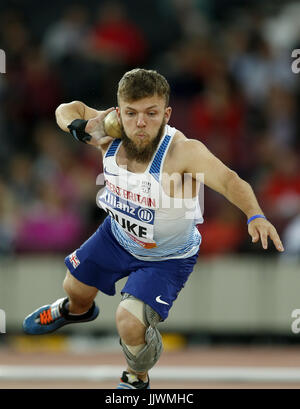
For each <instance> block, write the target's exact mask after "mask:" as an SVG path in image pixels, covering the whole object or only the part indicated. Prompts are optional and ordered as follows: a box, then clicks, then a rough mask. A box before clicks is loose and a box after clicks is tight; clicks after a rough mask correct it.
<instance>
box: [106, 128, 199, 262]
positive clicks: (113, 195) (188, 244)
mask: <svg viewBox="0 0 300 409" xmlns="http://www.w3.org/2000/svg"><path fill="white" fill-rule="evenodd" d="M176 131H177V130H176V129H175V128H172V127H170V126H169V125H166V127H165V132H164V134H163V136H162V138H161V141H160V143H159V145H158V147H157V149H156V151H155V153H154V155H153V157H152V160H151V161H150V163H149V165H148V167H147V169H146V170H145V172H144V173H132V172H129V171H128V170H127V169H124V168H122V167H119V166H118V165H117V162H116V155H117V152H118V150H119V148H120V146H121V144H122V140H121V139H115V140H114V141H112V142H111V144H110V146H109V148H108V150H107V151H106V154H105V156H104V158H103V169H104V178H105V189H104V190H103V192H102V194H101V195H100V196H98V204H99V205H100V206H101V207H102V208H103V209H104V210H105V211H106V212H107V213H108V214H109V215H110V217H111V218H112V220H111V229H112V233H113V234H114V236H115V238H116V239H117V240H118V242H119V243H120V244H121V246H123V247H124V248H125V249H126V250H127V251H128V252H129V253H131V254H132V255H133V256H134V257H136V258H137V259H140V260H149V261H160V260H168V259H173V258H187V257H191V256H193V255H194V254H196V253H197V252H198V249H199V245H200V243H201V235H200V233H199V231H198V229H197V228H196V224H198V223H202V222H203V218H202V215H201V211H200V206H199V200H198V196H196V197H193V198H190V199H181V198H171V197H170V196H168V195H167V194H166V193H165V192H164V190H163V188H162V183H161V181H162V170H163V165H164V160H165V157H166V154H167V151H168V149H169V147H170V145H171V142H172V139H173V137H174V135H175V133H176Z"/></svg>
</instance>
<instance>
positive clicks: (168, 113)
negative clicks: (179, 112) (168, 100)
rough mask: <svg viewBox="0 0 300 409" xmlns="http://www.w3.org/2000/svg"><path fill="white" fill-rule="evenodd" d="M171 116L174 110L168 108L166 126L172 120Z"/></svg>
mask: <svg viewBox="0 0 300 409" xmlns="http://www.w3.org/2000/svg"><path fill="white" fill-rule="evenodd" d="M171 114H172V108H171V107H168V108H166V110H165V121H166V124H167V123H168V122H169V119H170V118H171Z"/></svg>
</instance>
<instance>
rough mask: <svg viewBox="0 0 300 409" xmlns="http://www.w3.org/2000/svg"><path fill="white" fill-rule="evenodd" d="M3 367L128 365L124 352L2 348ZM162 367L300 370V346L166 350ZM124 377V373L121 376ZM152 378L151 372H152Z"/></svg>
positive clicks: (216, 385) (14, 383)
mask: <svg viewBox="0 0 300 409" xmlns="http://www.w3.org/2000/svg"><path fill="white" fill-rule="evenodd" d="M0 365H12V366H14V365H25V366H26V365H28V366H31V365H34V366H35V365H41V366H43V365H47V366H48V365H50V366H58V367H59V366H61V365H64V366H65V365H67V366H78V365H91V366H94V365H124V368H125V366H126V362H125V359H124V357H123V355H122V353H121V352H113V353H107V352H105V353H101V352H97V353H84V354H82V353H81V354H73V353H69V352H59V353H57V352H56V353H49V352H20V351H15V350H13V349H9V348H2V349H0ZM158 365H161V366H171V367H174V371H179V372H180V366H185V367H186V366H191V367H203V366H212V367H214V366H217V367H237V368H240V367H257V368H259V367H270V368H272V367H286V368H300V347H298V346H296V347H295V346H292V347H277V346H276V347H257V346H253V347H193V348H187V349H184V350H181V351H174V352H168V351H165V352H164V353H163V355H162V356H161V359H160V361H159V363H158ZM120 375H121V374H120ZM150 376H151V372H150ZM117 383H118V379H116V381H115V382H112V381H105V382H94V381H91V382H86V381H81V382H79V381H70V380H68V379H66V380H65V381H55V380H53V381H30V380H28V381H26V380H25V381H18V380H9V381H8V380H2V381H0V389H40V388H42V389H57V388H58V389H61V388H63V389H114V388H115V387H116V384H117ZM151 387H152V389H165V388H166V389H203V388H204V389H240V388H244V389H254V388H256V389H258V388H259V389H260V388H267V389H273V388H274V389H279V388H280V389H285V388H296V389H300V382H299V383H296V382H294V383H292V382H281V381H280V382H224V381H222V382H217V381H214V382H202V381H197V382H187V381H184V382H182V381H179V380H178V381H176V382H175V381H172V382H169V381H161V380H159V381H156V380H155V379H154V378H151Z"/></svg>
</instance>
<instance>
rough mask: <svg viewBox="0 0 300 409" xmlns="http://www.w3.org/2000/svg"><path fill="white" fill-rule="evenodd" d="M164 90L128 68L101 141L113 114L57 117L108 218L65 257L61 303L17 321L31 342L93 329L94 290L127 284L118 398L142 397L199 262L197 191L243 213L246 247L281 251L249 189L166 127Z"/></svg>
mask: <svg viewBox="0 0 300 409" xmlns="http://www.w3.org/2000/svg"><path fill="white" fill-rule="evenodd" d="M169 95H170V87H169V84H168V82H167V80H166V79H165V78H164V77H163V76H162V75H160V74H159V73H157V72H156V71H152V70H145V69H140V68H138V69H134V70H132V71H129V72H127V73H126V74H125V75H124V76H123V77H122V79H121V80H120V82H119V86H118V93H117V97H118V107H117V108H116V109H115V110H116V113H117V118H118V122H119V124H120V126H121V130H122V137H121V138H119V139H114V138H112V137H110V136H107V135H106V134H105V131H104V125H103V121H104V118H105V117H106V115H108V114H109V113H110V112H111V111H113V110H114V108H113V107H112V108H110V109H107V110H105V111H98V110H95V109H93V108H90V107H88V106H86V105H85V104H84V103H82V102H79V101H73V102H71V103H67V104H62V105H60V106H59V107H58V108H57V110H56V120H57V123H58V125H59V127H60V128H61V129H62V130H63V131H65V132H70V133H71V134H72V135H73V136H74V137H75V138H76V139H77V140H79V141H82V142H84V143H88V144H91V145H93V146H95V147H96V148H98V149H99V150H100V151H101V153H102V157H103V169H104V179H105V187H104V188H103V189H102V191H101V192H100V194H99V195H98V196H97V200H98V204H99V205H100V206H102V208H103V209H105V210H106V212H107V213H108V215H109V217H106V219H105V220H104V222H103V223H102V224H101V225H100V227H99V228H98V230H97V231H96V232H95V233H94V234H93V235H92V236H91V237H90V238H89V239H88V240H87V241H86V242H85V243H84V244H83V245H82V246H81V247H80V248H79V249H77V250H76V251H74V252H73V253H72V254H71V255H69V256H68V257H66V259H65V264H66V266H67V268H68V270H67V274H66V278H65V280H64V283H63V288H64V290H65V292H66V294H67V297H65V298H61V299H59V300H57V301H55V302H54V303H53V304H51V305H46V306H43V307H41V308H39V309H37V310H36V311H34V312H33V313H32V314H30V315H29V316H28V317H26V318H25V320H24V324H23V328H24V330H25V332H26V333H29V334H46V333H50V332H52V331H55V330H56V329H58V328H60V327H62V326H63V325H66V324H71V323H80V322H85V321H91V320H94V319H95V318H96V317H97V316H98V314H99V308H98V306H97V305H96V304H95V302H94V298H95V297H96V294H97V292H98V291H102V292H104V293H105V294H108V295H114V294H115V283H116V281H118V280H120V279H121V278H124V277H128V279H127V282H126V284H125V286H124V287H123V289H122V291H121V293H122V300H121V302H120V304H119V306H118V309H117V312H116V325H117V329H118V333H119V335H120V345H121V348H122V350H123V352H124V354H125V358H126V360H127V363H128V367H127V368H126V370H125V371H124V372H123V374H122V376H121V382H120V384H119V385H118V388H119V389H148V388H150V383H149V376H148V371H149V370H150V369H151V368H152V367H153V366H154V365H155V364H156V362H157V361H158V359H159V357H160V355H161V352H162V340H161V335H160V333H159V331H158V328H157V325H158V323H159V322H161V321H164V320H165V319H166V318H167V316H168V313H169V310H170V308H171V307H172V305H173V302H174V301H175V299H176V298H177V296H178V294H179V292H180V290H181V289H182V288H183V286H184V284H185V282H186V280H187V279H188V277H189V275H190V274H191V272H192V270H193V267H194V265H195V263H196V261H197V257H198V251H199V246H200V242H201V236H200V233H199V232H198V230H197V228H196V224H197V223H199V222H201V221H202V215H201V211H200V206H199V200H198V193H199V187H200V183H201V182H202V181H204V184H205V185H207V186H209V187H210V188H212V189H213V190H215V191H217V192H219V193H221V194H222V195H223V196H224V197H225V198H226V199H227V200H229V201H230V202H231V203H233V204H234V205H235V206H237V207H238V208H239V209H241V211H242V212H244V214H245V215H246V217H247V219H248V221H247V223H248V232H249V234H250V236H251V237H252V241H253V242H257V241H259V240H261V243H262V246H263V248H264V249H267V246H268V238H270V239H271V240H272V241H273V243H274V245H275V247H276V249H277V250H278V251H280V252H281V251H283V246H282V243H281V240H280V238H279V236H278V234H277V232H276V229H275V228H274V226H273V225H272V224H271V223H270V222H269V221H268V220H267V219H266V217H265V216H264V214H263V212H262V210H261V208H260V206H259V204H258V202H257V199H256V197H255V195H254V193H253V190H252V188H251V187H250V185H249V184H248V183H247V182H245V181H244V180H242V179H241V178H240V177H239V176H238V175H237V173H236V172H234V171H233V170H231V169H229V168H228V167H227V166H225V165H224V164H223V163H222V162H221V161H220V160H219V159H217V158H216V157H215V156H214V155H213V154H212V153H211V152H210V151H209V150H208V149H207V148H206V147H205V146H204V145H203V144H202V143H201V142H199V141H197V140H193V139H188V138H187V137H186V136H185V135H183V133H182V132H180V131H179V130H177V129H175V128H173V127H171V126H169V125H168V122H169V119H170V117H171V111H172V109H171V107H170V106H169Z"/></svg>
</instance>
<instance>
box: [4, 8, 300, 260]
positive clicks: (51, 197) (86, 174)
mask: <svg viewBox="0 0 300 409" xmlns="http://www.w3.org/2000/svg"><path fill="white" fill-rule="evenodd" d="M272 3H273V6H272ZM274 3H276V2H268V1H266V2H258V1H257V2H255V1H252V2H247V4H248V5H245V2H242V1H241V2H240V6H239V2H238V1H235V2H230V1H226V2H219V1H217V0H215V1H208V0H207V1H204V0H202V1H201V0H164V1H159V0H156V1H154V0H153V1H151V2H150V1H149V2H148V1H145V2H138V1H133V0H127V1H125V0H124V1H122V2H121V1H120V2H117V1H108V2H104V1H98V2H95V1H91V2H76V3H75V2H60V3H59V2H58V1H56V0H54V1H53V2H51V4H46V3H45V4H43V5H42V4H40V5H39V6H38V7H35V8H34V12H32V8H31V7H25V6H26V5H24V7H23V8H22V7H21V6H20V5H18V7H13V2H9V3H8V2H7V6H5V1H4V2H2V4H1V6H0V9H1V10H0V11H1V14H0V21H1V24H0V48H1V49H3V50H5V53H6V60H7V61H6V64H7V66H6V74H0V101H1V104H0V138H1V149H0V198H1V199H0V254H10V253H13V254H14V253H17V254H19V253H24V252H38V251H40V252H57V251H60V252H65V253H66V252H69V251H72V250H73V249H75V248H76V247H77V246H78V245H80V244H81V243H82V241H83V240H85V239H87V238H88V237H89V235H90V234H91V233H93V232H94V231H95V230H96V228H97V226H98V225H99V223H101V222H102V221H103V218H104V217H105V214H104V213H103V211H101V210H100V209H99V208H98V207H97V205H96V194H97V189H98V188H97V186H96V177H97V175H98V174H100V173H101V172H102V164H101V158H100V156H99V153H98V152H97V151H96V150H94V149H93V148H91V147H89V146H85V145H83V144H80V143H78V142H76V141H75V140H73V139H72V137H71V136H70V135H68V134H65V133H64V132H62V131H60V130H59V128H58V126H57V125H56V122H55V116H54V112H55V109H56V107H57V106H58V105H59V104H61V103H63V102H70V101H72V100H81V101H83V102H85V103H86V104H87V105H90V106H92V107H94V108H96V109H105V108H107V107H110V106H115V105H116V103H117V102H116V91H117V85H118V81H119V79H120V78H121V76H122V75H123V74H124V72H126V71H127V70H129V69H132V68H134V67H145V68H148V69H150V68H151V69H156V70H158V71H159V72H160V73H162V74H163V75H165V76H166V78H167V79H168V81H169V83H170V85H171V89H172V95H171V104H170V105H171V106H172V107H173V114H172V118H171V121H170V124H171V125H172V126H175V127H177V128H179V129H180V130H182V131H183V132H184V133H185V134H186V136H187V137H189V138H194V139H199V140H201V141H203V142H204V143H205V144H206V145H207V146H208V148H209V149H210V150H211V151H212V152H213V153H214V154H215V155H216V156H217V157H219V158H220V159H221V160H222V161H223V162H224V163H225V164H226V165H227V166H229V167H230V168H232V169H233V170H235V171H236V172H237V173H238V174H239V175H240V176H241V177H242V178H244V179H245V180H247V181H248V182H249V183H250V184H251V185H252V187H253V189H254V191H255V193H256V194H257V197H258V199H259V202H260V204H261V206H262V208H263V210H264V211H265V214H266V215H267V217H268V218H269V219H270V221H271V222H272V223H273V224H274V225H275V226H276V228H277V229H278V232H279V233H280V234H281V235H282V237H283V240H284V244H285V245H286V247H287V251H286V254H293V255H295V256H297V255H298V257H299V254H300V244H299V243H300V220H299V218H300V216H299V214H300V161H299V152H300V143H299V136H298V135H299V118H300V115H299V114H300V112H299V111H300V104H299V103H300V101H299V97H300V88H299V75H300V74H298V76H297V74H295V73H293V72H292V69H291V65H292V62H293V59H292V58H291V53H292V50H293V49H296V48H300V6H299V5H298V4H297V3H293V2H285V3H283V4H282V5H281V6H279V5H277V7H275V6H274ZM26 4H27V3H26ZM232 4H234V5H232ZM278 4H279V3H278ZM55 5H56V6H57V8H55V7H54V6H55ZM204 205H205V208H204V219H205V223H204V224H203V225H200V226H199V230H200V231H201V233H202V235H203V237H204V238H203V244H202V251H201V254H203V255H207V256H212V255H216V254H227V253H249V252H252V253H260V252H262V251H261V250H260V246H259V245H253V244H252V243H251V242H250V236H248V234H247V228H246V218H245V216H244V215H243V214H242V213H241V212H240V211H239V210H238V209H236V208H235V207H234V206H232V205H231V204H229V203H228V202H227V201H226V200H224V199H223V198H222V197H221V196H220V195H218V194H217V193H215V192H212V191H210V190H209V189H206V188H205V199H204ZM273 252H274V249H273V248H272V246H270V251H269V252H268V254H273Z"/></svg>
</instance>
